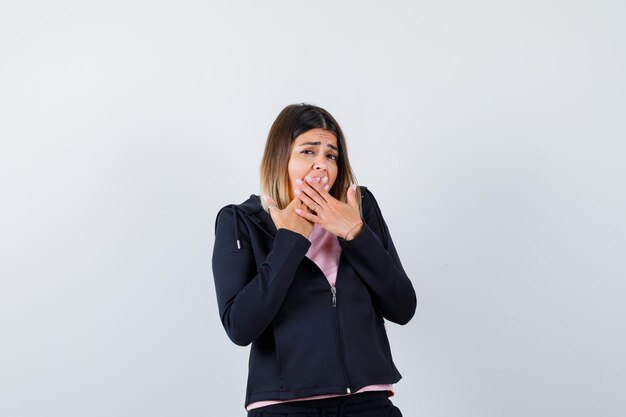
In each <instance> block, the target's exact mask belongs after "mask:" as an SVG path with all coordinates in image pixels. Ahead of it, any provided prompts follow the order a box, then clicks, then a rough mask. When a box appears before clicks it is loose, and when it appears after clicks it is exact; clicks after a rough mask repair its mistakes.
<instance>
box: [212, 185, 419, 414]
mask: <svg viewBox="0 0 626 417" xmlns="http://www.w3.org/2000/svg"><path fill="white" fill-rule="evenodd" d="M361 194H362V197H361V198H362V213H363V221H364V227H363V229H362V231H361V232H360V233H359V235H358V236H357V237H356V238H355V239H353V240H351V241H347V240H344V239H342V238H338V240H339V244H340V246H341V249H342V251H341V257H340V259H339V267H338V272H337V281H336V285H335V288H331V286H330V285H329V283H328V280H327V279H326V277H325V276H324V274H323V273H322V271H321V270H320V269H319V268H318V267H317V265H316V264H315V263H314V262H313V261H311V260H310V259H308V258H307V257H305V254H306V252H307V250H308V249H309V246H310V245H311V243H310V242H309V240H308V239H306V238H305V237H303V236H302V235H300V234H298V233H295V232H292V231H290V230H287V229H280V230H278V231H277V230H276V227H275V226H274V223H273V221H272V219H271V217H270V216H269V214H268V213H267V212H265V210H263V208H262V207H261V203H260V200H259V197H258V196H255V195H252V196H250V198H249V199H248V200H247V201H245V202H244V203H242V204H240V205H228V206H226V207H224V208H222V209H221V210H220V212H219V213H218V215H217V220H216V224H215V246H214V250H213V275H214V278H215V289H216V292H217V302H218V307H219V313H220V318H221V320H222V324H223V325H224V328H225V329H226V333H227V334H228V336H229V337H230V338H231V340H232V341H233V342H235V343H236V344H238V345H241V346H245V345H248V344H250V343H252V349H251V351H250V361H249V373H248V387H247V390H246V402H245V403H246V404H249V403H251V402H255V401H260V400H287V399H292V398H301V397H306V396H312V395H320V394H333V393H337V394H345V393H347V392H348V393H349V392H356V391H357V390H359V389H360V388H362V387H364V386H366V385H371V384H392V383H395V382H398V381H399V380H400V378H401V376H400V373H399V372H398V370H397V369H396V367H395V365H394V363H393V360H392V358H391V351H390V348H389V341H388V339H387V334H386V331H385V327H384V320H383V318H385V319H387V320H389V321H392V322H395V323H398V324H405V323H407V322H408V321H409V320H410V319H411V317H413V314H414V313H415V308H416V297H415V291H414V289H413V286H412V284H411V281H410V280H409V278H408V277H407V275H406V273H405V272H404V269H403V268H402V265H401V263H400V259H399V258H398V254H397V252H396V249H395V247H394V245H393V242H392V240H391V236H390V235H389V230H388V229H387V225H386V224H385V221H384V220H383V217H382V215H381V213H380V209H379V207H378V204H377V203H376V200H375V199H374V196H373V195H372V193H371V192H370V191H369V190H367V188H365V187H361Z"/></svg>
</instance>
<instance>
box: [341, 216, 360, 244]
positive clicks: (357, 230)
mask: <svg viewBox="0 0 626 417" xmlns="http://www.w3.org/2000/svg"><path fill="white" fill-rule="evenodd" d="M361 229H363V220H359V222H358V223H357V224H355V225H354V226H352V228H350V230H348V231H347V232H346V234H345V235H344V236H343V238H344V240H352V239H354V238H355V237H357V236H358V235H359V233H361Z"/></svg>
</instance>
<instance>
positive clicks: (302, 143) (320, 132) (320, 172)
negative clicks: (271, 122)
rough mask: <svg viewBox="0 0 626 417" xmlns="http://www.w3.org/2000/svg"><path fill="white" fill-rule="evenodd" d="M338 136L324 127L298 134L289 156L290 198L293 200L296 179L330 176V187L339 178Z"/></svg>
mask: <svg viewBox="0 0 626 417" xmlns="http://www.w3.org/2000/svg"><path fill="white" fill-rule="evenodd" d="M337 158H339V149H338V148H337V137H336V136H335V134H334V133H332V132H329V131H328V130H324V129H311V130H307V131H306V132H304V133H302V134H301V135H300V136H298V137H297V138H296V139H295V140H294V141H293V143H292V144H291V155H290V156H289V166H288V171H289V183H290V188H289V191H290V193H289V199H290V200H293V198H294V196H295V194H294V189H295V187H297V185H296V180H297V179H300V180H303V181H304V178H305V177H307V176H308V177H312V178H315V177H319V178H320V181H322V179H323V178H324V177H327V178H328V189H329V190H330V188H331V187H332V186H333V184H334V183H335V179H336V178H337V171H338V165H337Z"/></svg>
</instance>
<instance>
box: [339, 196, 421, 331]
mask: <svg viewBox="0 0 626 417" xmlns="http://www.w3.org/2000/svg"><path fill="white" fill-rule="evenodd" d="M360 189H361V195H362V211H363V228H362V229H361V232H360V233H359V234H358V235H357V236H356V237H355V238H354V239H352V240H344V239H342V238H341V237H339V238H338V239H339V243H340V245H341V248H342V251H343V253H344V254H345V256H346V259H347V261H348V262H349V263H350V265H351V266H352V268H353V269H354V270H355V271H356V272H357V274H358V275H359V277H361V279H362V280H363V282H364V283H365V285H366V286H367V287H368V288H369V290H370V293H371V294H372V298H373V301H374V304H375V306H376V307H377V308H378V310H379V311H380V312H381V314H382V315H383V317H384V318H386V319H387V320H390V321H392V322H394V323H398V324H406V323H408V322H409V320H411V318H412V317H413V315H414V314H415V309H416V307H417V297H416V295H415V290H414V289H413V284H411V280H410V279H409V277H408V276H407V275H406V273H405V272H404V268H403V267H402V264H401V263H400V258H399V257H398V253H397V252H396V248H395V246H394V244H393V241H392V240H391V235H390V234H389V229H388V228H387V224H386V223H385V221H384V219H383V216H382V214H381V212H380V208H379V207H378V203H377V202H376V199H375V198H374V195H373V194H372V193H371V192H370V191H369V190H368V189H367V188H365V187H360Z"/></svg>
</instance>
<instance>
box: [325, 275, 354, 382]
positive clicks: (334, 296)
mask: <svg viewBox="0 0 626 417" xmlns="http://www.w3.org/2000/svg"><path fill="white" fill-rule="evenodd" d="M330 293H331V294H332V303H333V316H334V318H335V329H336V330H337V337H338V338H339V360H340V362H341V373H342V374H343V378H344V381H345V382H346V393H347V394H350V393H351V391H350V382H349V381H348V371H347V370H346V361H345V356H344V353H343V341H342V339H341V329H340V328H339V312H338V311H337V288H335V287H334V286H333V287H330Z"/></svg>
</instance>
